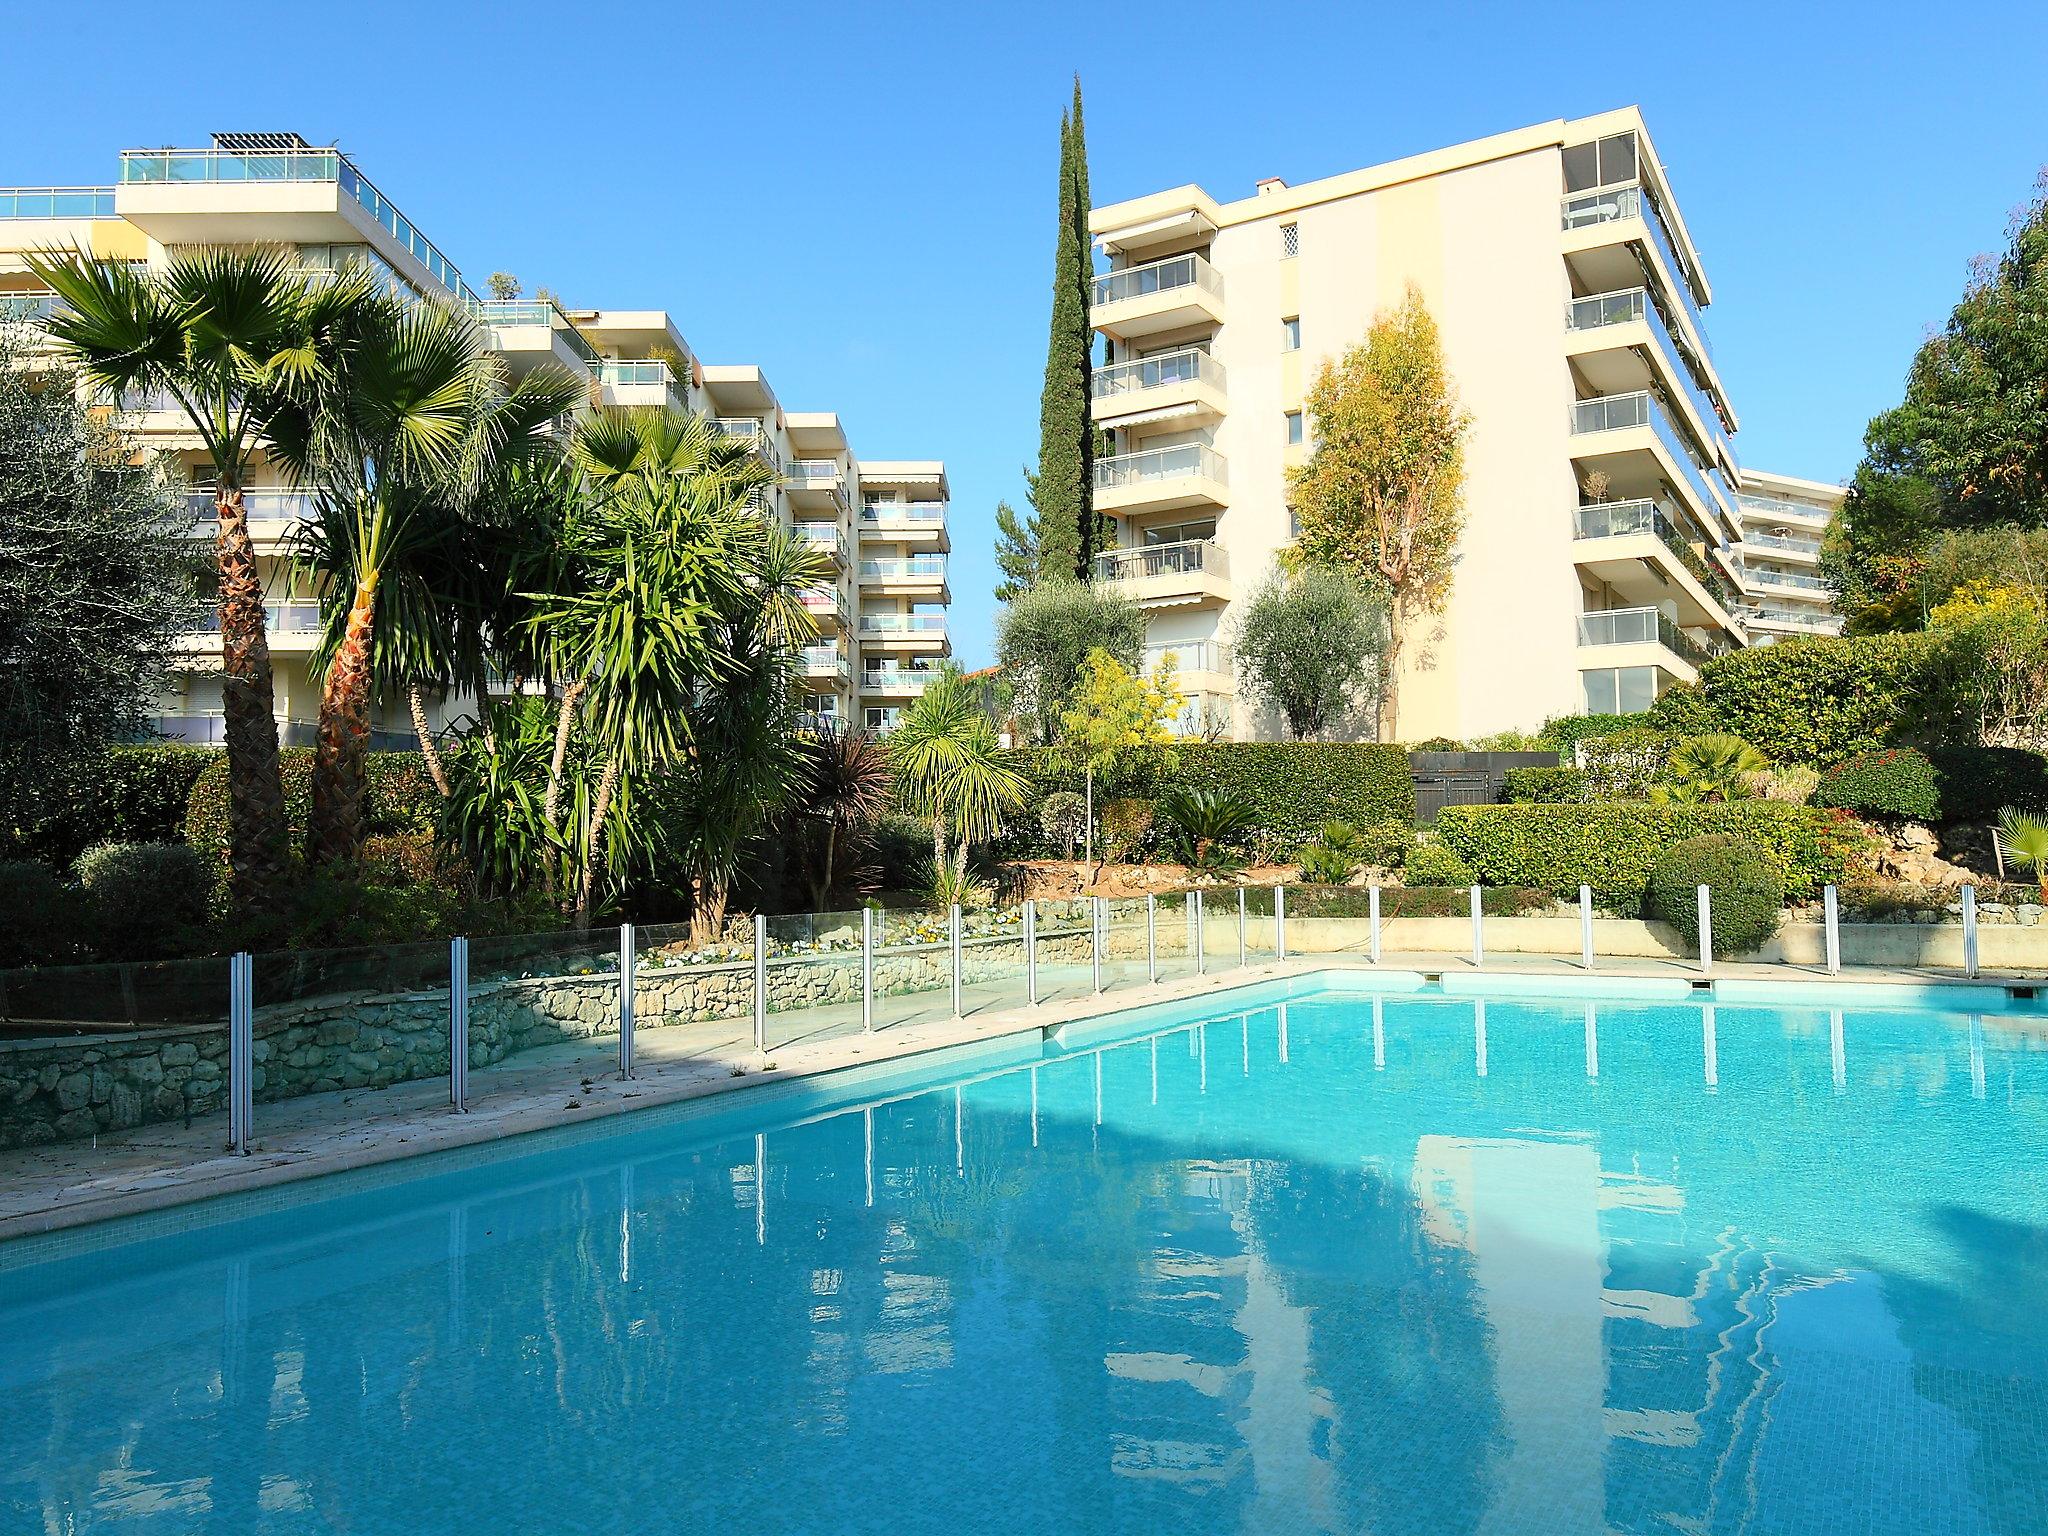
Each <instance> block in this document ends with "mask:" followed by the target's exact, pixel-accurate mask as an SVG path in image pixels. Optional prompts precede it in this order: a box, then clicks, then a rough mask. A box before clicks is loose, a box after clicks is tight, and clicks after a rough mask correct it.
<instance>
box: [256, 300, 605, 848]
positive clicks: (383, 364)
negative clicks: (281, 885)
mask: <svg viewBox="0 0 2048 1536" xmlns="http://www.w3.org/2000/svg"><path fill="white" fill-rule="evenodd" d="M577 394H578V390H577V387H576V385H575V384H574V383H573V381H571V380H570V379H569V378H568V377H567V376H566V375H563V374H556V373H553V372H547V371H543V372H540V373H535V374H531V375H529V376H527V377H526V378H523V379H521V380H520V381H519V382H518V383H517V384H516V385H514V386H513V387H512V388H510V389H509V390H508V389H506V388H505V387H504V382H503V371H502V368H501V366H500V364H499V363H498V362H497V360H496V359H495V358H493V357H492V356H491V355H490V354H489V352H488V351H486V350H485V347H484V344H483V340H482V337H481V335H480V334H479V332H478V331H477V328H476V325H475V322H474V321H472V320H471V319H470V317H469V316H468V315H467V314H465V313H463V312H462V311H461V310H459V309H457V308H455V307H454V306H453V305H450V304H444V303H439V302H433V301H428V302H418V303H405V302H402V301H400V300H398V299H396V298H393V297H389V296H386V295H381V294H379V295H372V296H367V297H365V298H363V299H362V300H361V301H360V302H359V303H358V305H357V306H356V308H355V310H354V311H353V312H352V313H351V314H350V315H349V316H348V317H347V319H346V321H345V323H344V324H342V325H341V326H339V327H337V333H336V336H335V339H334V343H333V352H332V357H331V361H330V363H329V366H328V367H327V368H325V369H323V370H322V376H321V382H320V384H319V385H318V386H316V387H315V388H313V389H311V390H309V391H306V392H304V393H303V395H302V397H301V398H299V399H296V400H294V401H293V402H292V403H291V404H290V405H288V406H287V407H286V408H285V409H284V410H282V411H280V412H279V413H278V414H277V415H276V417H275V418H274V419H273V421H272V423H271V431H270V438H271V442H272V446H273V450H274V452H275V453H276V454H277V456H278V457H279V458H280V459H281V460H282V462H283V463H284V464H285V465H286V466H287V467H288V468H289V470H290V471H291V472H292V474H293V475H294V477H295V478H297V479H298V480H299V481H301V482H302V483H304V484H308V485H310V486H313V487H315V488H316V489H317V490H318V492H319V495H320V500H321V516H320V518H319V520H318V522H317V523H315V524H314V525H312V526H311V528H310V529H309V530H308V532H307V535H306V537H305V538H304V539H303V540H302V541H301V550H300V556H301V562H302V564H304V565H305V566H307V567H308V568H309V569H310V570H311V571H312V573H313V575H314V576H315V579H316V580H317V581H318V582H319V584H320V585H321V587H322V590H323V596H324V598H325V601H324V602H323V605H322V606H323V618H324V633H323V635H322V639H321V645H320V648H319V650H318V652H317V653H316V662H317V663H319V664H320V665H321V667H322V673H323V677H322V687H321V695H320V725H319V737H318V746H317V749H316V752H315V757H314V763H313V813H312V822H311V826H310V828H309V848H310V852H311V854H312V856H313V858H314V859H315V860H316V861H318V862H320V863H323V864H338V863H343V862H346V861H349V860H352V859H354V858H355V857H356V855H357V853H358V851H359V849H360V846H361V842H362V830H363V803H362V802H363V790H364V784H365V765H364V757H365V754H366V753H367V751H368V749H369V737H370V710H371V704H372V701H373V698H374V695H375V692H376V689H377V686H378V685H379V684H381V685H382V686H383V687H384V688H386V689H389V690H392V691H398V690H405V691H407V692H409V693H411V692H413V691H414V690H415V689H417V688H418V687H419V686H421V685H423V684H425V683H427V682H446V681H453V675H452V674H453V673H454V671H455V652H456V645H457V630H456V627H455V625H454V622H453V615H454V605H455V603H456V602H457V600H458V599H459V597H460V596H461V595H462V587H463V584H462V583H461V580H460V577H461V571H462V567H463V565H464V564H465V561H466V559H467V554H468V551H469V550H470V549H471V548H473V547H474V546H475V544H476V543H477V542H478V541H477V539H476V538H475V536H474V530H472V529H470V528H469V527H467V526H466V518H465V512H466V510H467V509H468V508H469V507H470V506H472V505H473V504H475V503H476V502H477V501H479V500H480V499H483V498H487V497H488V496H489V495H490V494H491V492H492V491H493V490H495V489H496V488H497V487H498V486H500V485H502V484H503V483H504V481H505V479H506V477H507V474H508V473H509V469H508V466H510V465H511V464H513V463H517V462H523V461H525V460H527V459H530V458H533V457H536V456H540V455H544V454H546V453H548V452H552V451H555V450H554V448H553V444H552V442H551V440H550V439H549V438H548V437H547V435H546V429H547V427H548V425H549V423H550V422H551V421H552V420H553V419H554V418H555V417H557V416H559V415H561V413H562V412H564V411H565V410H567V409H568V408H569V406H570V405H571V404H573V403H574V401H575V399H576V398H577ZM423 713H424V711H423V709H421V708H420V707H419V704H418V700H417V696H416V695H415V725H416V726H417V725H418V723H419V719H418V717H419V715H420V714H423Z"/></svg>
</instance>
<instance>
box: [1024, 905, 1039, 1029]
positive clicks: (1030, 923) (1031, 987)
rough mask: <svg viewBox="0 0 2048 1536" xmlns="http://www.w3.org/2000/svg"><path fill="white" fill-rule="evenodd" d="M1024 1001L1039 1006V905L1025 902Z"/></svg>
mask: <svg viewBox="0 0 2048 1536" xmlns="http://www.w3.org/2000/svg"><path fill="white" fill-rule="evenodd" d="M1024 1001H1026V1002H1027V1003H1029V1004H1031V1006H1032V1007H1034V1008H1035V1007H1037V1006H1038V903H1037V902H1035V901H1032V900H1031V899H1029V898H1028V897H1027V898H1026V899H1025V902H1024Z"/></svg>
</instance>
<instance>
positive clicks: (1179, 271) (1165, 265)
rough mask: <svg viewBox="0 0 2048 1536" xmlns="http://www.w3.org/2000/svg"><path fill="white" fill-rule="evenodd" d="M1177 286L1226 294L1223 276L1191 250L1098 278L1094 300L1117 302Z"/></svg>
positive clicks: (1220, 295)
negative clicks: (1182, 254)
mask: <svg viewBox="0 0 2048 1536" xmlns="http://www.w3.org/2000/svg"><path fill="white" fill-rule="evenodd" d="M1175 288H1200V289H1202V290H1204V291H1205V292H1208V293H1213V294H1215V295H1216V296H1217V297H1218V298H1221V297H1222V296H1223V278H1222V276H1221V275H1220V274H1219V273H1218V272H1217V271H1216V269H1215V268H1214V267H1212V266H1210V265H1209V263H1208V262H1206V261H1204V260H1203V259H1202V258H1201V257H1200V256H1197V255H1196V254H1195V253H1194V252H1192V251H1190V252H1189V253H1188V254H1187V255H1185V256H1168V257H1167V258H1165V259H1164V260H1163V261H1148V262H1146V263H1145V264H1144V265H1143V266H1138V267H1123V268H1120V269H1119V270H1117V271H1115V272H1105V273H1103V274H1101V275H1100V276H1098V277H1097V278H1096V279H1095V302H1096V303H1097V304H1117V303H1121V302H1122V301H1123V300H1125V299H1136V298H1142V297H1143V296H1144V295H1146V294H1148V293H1166V292H1170V291H1171V290H1173V289H1175Z"/></svg>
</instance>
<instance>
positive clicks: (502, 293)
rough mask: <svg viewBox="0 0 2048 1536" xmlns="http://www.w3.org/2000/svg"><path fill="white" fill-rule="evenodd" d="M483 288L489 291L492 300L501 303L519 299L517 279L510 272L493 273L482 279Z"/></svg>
mask: <svg viewBox="0 0 2048 1536" xmlns="http://www.w3.org/2000/svg"><path fill="white" fill-rule="evenodd" d="M484 286H485V287H487V288H489V289H490V290H491V297H492V298H494V299H498V300H501V301H503V300H511V299H516V298H518V297H519V292H520V289H519V279H518V278H516V277H514V276H513V275H512V274H511V273H510V272H493V273H492V274H491V275H490V276H489V277H487V278H486V279H484Z"/></svg>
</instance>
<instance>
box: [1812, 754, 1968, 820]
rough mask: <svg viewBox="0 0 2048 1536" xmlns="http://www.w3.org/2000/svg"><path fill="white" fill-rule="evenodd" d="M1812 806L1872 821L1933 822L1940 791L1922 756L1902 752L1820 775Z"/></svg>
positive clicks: (1856, 760) (1930, 766)
mask: <svg viewBox="0 0 2048 1536" xmlns="http://www.w3.org/2000/svg"><path fill="white" fill-rule="evenodd" d="M1813 803H1814V804H1815V805H1831V806H1836V807H1839V808H1840V809H1842V810H1845V811H1854V812H1855V813H1856V814H1857V815H1859V816H1867V817H1869V818H1871V819H1872V820H1875V821H1933V820H1935V819H1936V818H1937V817H1938V816H1939V815H1940V813H1941V789H1940V785H1939V783H1938V779H1937V775H1936V773H1935V769H1934V764H1933V763H1931V762H1930V761H1928V759H1927V756H1926V754H1925V753H1921V752H1916V751H1914V750H1913V749H1912V748H1911V747H1903V748H1894V749H1892V750H1890V751H1886V752H1868V753H1865V754H1863V755H1862V756H1860V757H1852V758H1850V759H1848V760H1847V761H1846V762H1841V763H1837V764H1835V766H1834V767H1832V768H1830V769H1829V770H1828V771H1827V772H1826V773H1824V774H1822V775H1821V779H1820V787H1819V788H1818V789H1816V790H1815V791H1814V792H1813Z"/></svg>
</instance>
